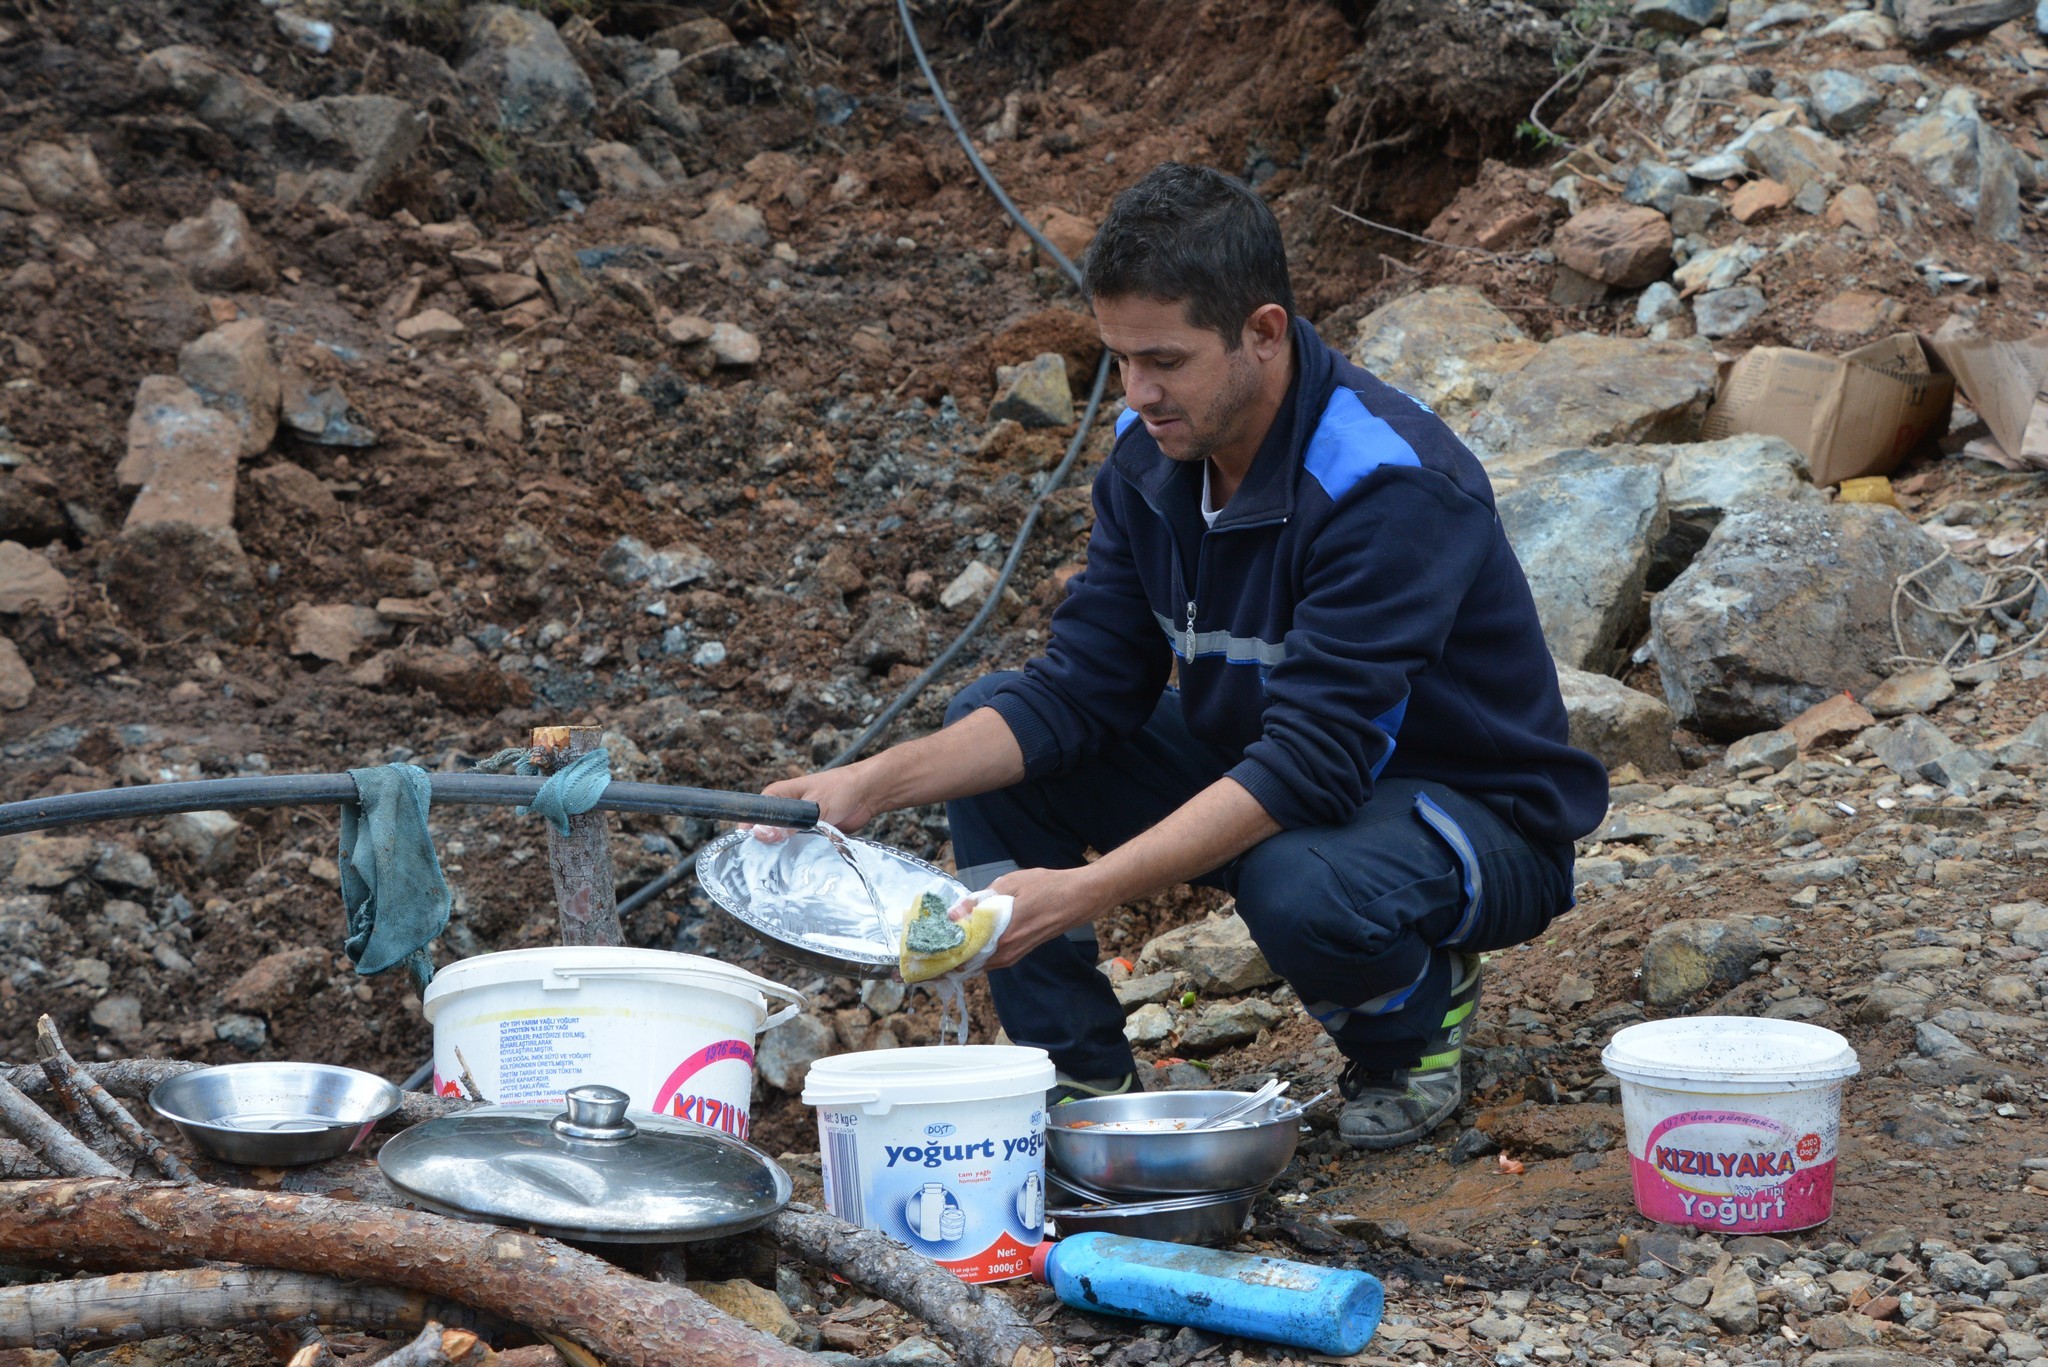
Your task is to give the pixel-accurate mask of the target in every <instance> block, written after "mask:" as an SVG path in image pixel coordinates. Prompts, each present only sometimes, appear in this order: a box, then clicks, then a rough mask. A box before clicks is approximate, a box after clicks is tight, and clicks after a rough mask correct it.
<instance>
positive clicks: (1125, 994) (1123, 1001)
mask: <svg viewBox="0 0 2048 1367" xmlns="http://www.w3.org/2000/svg"><path fill="white" fill-rule="evenodd" d="M1179 986H1180V979H1179V977H1178V976H1176V975H1175V974H1172V973H1140V974H1137V975H1136V976H1134V977H1129V978H1125V979H1123V980H1122V981H1121V982H1111V984H1110V989H1111V990H1112V991H1114V992H1115V993H1116V1000H1117V1005H1119V1006H1121V1007H1123V1009H1124V1010H1126V1011H1132V1010H1136V1009H1137V1008H1138V1007H1140V1006H1143V1005H1146V1004H1147V1003H1149V1002H1163V1001H1165V1000H1166V999H1167V998H1168V997H1171V996H1175V995H1177V989H1178V988H1179Z"/></svg>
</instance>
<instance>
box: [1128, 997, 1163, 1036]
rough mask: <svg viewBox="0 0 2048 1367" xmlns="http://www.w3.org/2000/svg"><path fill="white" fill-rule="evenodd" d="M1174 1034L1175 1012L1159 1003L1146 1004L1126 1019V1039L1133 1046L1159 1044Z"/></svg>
mask: <svg viewBox="0 0 2048 1367" xmlns="http://www.w3.org/2000/svg"><path fill="white" fill-rule="evenodd" d="M1172 1034H1173V1012H1171V1011H1169V1010H1168V1009H1167V1008H1166V1007H1165V1006H1163V1005H1162V1004H1160V1003H1159V1002H1146V1003H1145V1004H1144V1005H1143V1006H1140V1007H1139V1008H1138V1009H1137V1010H1135V1011H1133V1012H1131V1014H1130V1015H1129V1016H1127V1017H1125V1019H1124V1038H1125V1039H1126V1040H1129V1041H1130V1042H1131V1043H1132V1044H1158V1043H1159V1042H1160V1041H1161V1040H1164V1039H1167V1038H1168V1037H1170V1036H1171V1035H1172Z"/></svg>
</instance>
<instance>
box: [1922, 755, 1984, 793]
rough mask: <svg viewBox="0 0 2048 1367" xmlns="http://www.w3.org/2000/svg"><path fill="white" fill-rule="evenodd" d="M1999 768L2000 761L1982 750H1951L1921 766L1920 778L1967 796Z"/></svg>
mask: <svg viewBox="0 0 2048 1367" xmlns="http://www.w3.org/2000/svg"><path fill="white" fill-rule="evenodd" d="M1996 768H1998V761H1997V760H1996V759H1994V758H1992V757H1991V756H1990V755H1987V754H1985V753H1984V752H1983V751H1982V750H1971V749H1959V750H1951V751H1949V752H1948V753H1947V754H1945V755H1937V756H1935V757H1934V758H1933V759H1931V760H1928V761H1927V763H1925V764H1923V765H1921V766H1920V776H1921V777H1922V778H1924V779H1926V780H1927V781H1928V782H1929V783H1937V784H1940V785H1941V786H1942V787H1944V788H1946V789H1948V790H1949V791H1950V792H1952V793H1960V794H1963V795H1965V796H1967V795H1969V794H1970V793H1974V792H1976V791H1977V789H1978V788H1980V787H1982V786H1983V784H1984V779H1985V776H1986V775H1988V774H1990V773H1991V772H1992V771H1993V770H1994V769H1996Z"/></svg>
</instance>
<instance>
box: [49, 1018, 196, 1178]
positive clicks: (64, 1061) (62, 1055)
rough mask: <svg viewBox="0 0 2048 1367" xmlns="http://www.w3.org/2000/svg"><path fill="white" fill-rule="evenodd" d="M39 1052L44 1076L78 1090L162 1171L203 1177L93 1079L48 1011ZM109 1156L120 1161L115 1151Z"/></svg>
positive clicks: (67, 1090) (92, 1110) (64, 1089)
mask: <svg viewBox="0 0 2048 1367" xmlns="http://www.w3.org/2000/svg"><path fill="white" fill-rule="evenodd" d="M36 1052H38V1053H39V1054H41V1055H42V1058H43V1074H44V1076H46V1077H48V1078H49V1079H50V1083H51V1085H52V1086H54V1087H55V1088H56V1089H57V1091H58V1092H59V1093H60V1094H63V1095H69V1094H73V1093H75V1094H77V1096H78V1097H79V1099H80V1101H82V1102H83V1103H84V1104H85V1106H86V1107H88V1108H89V1111H88V1113H89V1114H93V1115H96V1116H97V1117H98V1118H99V1119H100V1120H102V1121H104V1122H105V1123H106V1125H107V1127H108V1128H109V1129H111V1130H112V1131H113V1132H114V1134H115V1135H117V1136H118V1137H119V1138H120V1141H121V1142H122V1143H124V1144H126V1145H127V1146H128V1147H129V1148H131V1149H133V1150H134V1151H135V1152H137V1153H139V1154H141V1155H142V1156H143V1157H144V1158H147V1159H148V1160H149V1161H150V1162H151V1163H152V1164H153V1165H155V1167H156V1170H157V1171H158V1172H160V1173H162V1174H163V1175H164V1176H166V1177H168V1178H170V1179H171V1180H172V1181H173V1182H182V1183H184V1184H185V1185H186V1186H191V1185H192V1184H193V1183H195V1182H197V1181H198V1180H199V1179H198V1178H197V1177H194V1176H193V1175H192V1169H190V1168H188V1167H186V1166H185V1165H184V1164H183V1163H181V1162H179V1161H178V1156H177V1155H176V1154H174V1153H172V1152H171V1151H170V1150H169V1149H167V1148H165V1147H164V1145H163V1141H162V1140H160V1139H158V1138H157V1137H156V1136H155V1135H153V1134H151V1133H150V1132H149V1131H148V1130H145V1129H143V1128H142V1126H140V1125H138V1124H136V1123H135V1117H134V1116H132V1115H130V1114H128V1108H127V1107H125V1106H123V1105H122V1104H121V1103H120V1102H118V1101H116V1100H114V1098H113V1097H111V1096H109V1095H108V1094H107V1089H106V1088H104V1087H102V1086H100V1084H99V1083H97V1082H95V1081H93V1080H92V1078H91V1077H90V1076H89V1075H88V1074H87V1073H86V1071H85V1070H84V1069H83V1068H80V1067H79V1066H78V1061H77V1060H76V1059H74V1058H72V1057H71V1051H70V1050H68V1049H66V1048H65V1047H64V1041H63V1039H62V1038H61V1037H60V1036H59V1035H58V1034H57V1023H56V1022H55V1021H53V1020H51V1019H50V1018H49V1017H48V1016H47V1015H44V1016H39V1017H37V1019H36ZM106 1157H107V1158H108V1159H109V1160H111V1161H118V1160H114V1156H113V1155H112V1154H108V1155H106Z"/></svg>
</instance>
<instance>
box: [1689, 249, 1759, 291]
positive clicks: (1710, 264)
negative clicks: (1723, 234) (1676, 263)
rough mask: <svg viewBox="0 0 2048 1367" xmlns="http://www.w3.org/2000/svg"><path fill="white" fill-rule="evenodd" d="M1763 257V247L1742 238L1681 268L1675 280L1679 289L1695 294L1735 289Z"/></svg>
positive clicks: (1698, 257) (1702, 254) (1692, 260)
mask: <svg viewBox="0 0 2048 1367" xmlns="http://www.w3.org/2000/svg"><path fill="white" fill-rule="evenodd" d="M1763 258H1764V254H1763V249H1762V248H1760V247H1757V246H1754V245H1752V244H1751V243H1749V242H1748V241H1746V240H1744V239H1741V238H1738V239H1736V240H1735V241H1733V242H1730V243H1728V244H1726V245H1725V246H1720V247H1715V248H1714V249H1713V250H1711V251H1704V252H1701V253H1700V254H1699V255H1697V256H1695V257H1693V258H1691V259H1690V260H1688V261H1687V262H1686V263H1685V264H1684V265H1683V266H1680V267H1679V268H1678V270H1677V271H1676V272H1675V273H1674V274H1673V275H1672V277H1671V278H1672V281H1673V283H1675V284H1676V285H1677V286H1678V288H1679V289H1681V290H1684V291H1688V292H1690V293H1693V294H1703V293H1712V292H1714V291H1717V290H1726V289H1733V288H1734V287H1735V286H1736V285H1737V284H1739V283H1741V280H1742V277H1743V276H1745V275H1748V274H1749V271H1750V267H1752V266H1754V265H1756V263H1757V262H1759V261H1761V260H1763Z"/></svg>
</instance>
